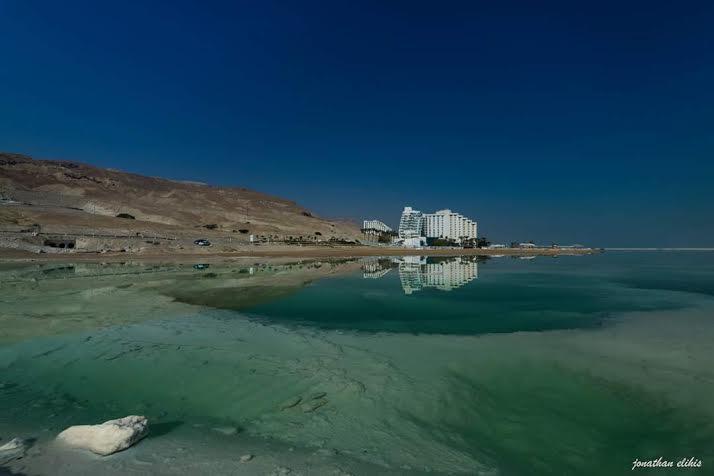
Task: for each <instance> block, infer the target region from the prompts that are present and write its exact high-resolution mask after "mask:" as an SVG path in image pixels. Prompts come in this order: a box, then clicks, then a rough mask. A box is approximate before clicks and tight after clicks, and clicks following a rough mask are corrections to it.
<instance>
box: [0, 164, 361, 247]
mask: <svg viewBox="0 0 714 476" xmlns="http://www.w3.org/2000/svg"><path fill="white" fill-rule="evenodd" d="M0 199H1V200H2V203H3V204H4V206H2V207H0V208H1V209H0V225H3V224H9V223H15V224H18V225H23V224H29V223H33V224H34V223H38V224H39V225H41V226H44V225H47V224H50V225H56V226H60V225H62V227H63V228H64V230H65V231H67V228H72V227H73V226H75V227H78V228H81V229H88V228H97V229H101V230H107V229H122V230H128V231H131V230H132V229H136V228H141V227H144V228H146V227H147V226H150V227H152V228H153V229H170V230H173V231H178V230H189V229H191V230H195V229H196V228H204V229H208V230H212V231H213V232H216V233H218V232H226V233H234V232H238V231H239V232H240V233H241V234H244V235H246V234H248V233H250V234H276V235H285V236H287V235H306V236H307V235H309V236H316V235H317V236H323V237H325V239H327V238H328V237H336V238H347V239H354V238H355V237H357V236H358V235H359V228H358V226H357V225H355V224H353V223H349V222H345V221H338V220H328V219H324V218H320V217H317V216H314V215H313V214H312V213H311V212H310V211H308V210H306V209H305V208H303V207H301V206H299V205H298V204H296V203H295V202H293V201H290V200H285V199H282V198H278V197H274V196H271V195H267V194H264V193H260V192H256V191H252V190H248V189H245V188H231V187H214V186H210V185H206V184H202V183H199V182H190V181H176V180H168V179H163V178H156V177H147V176H143V175H138V174H133V173H127V172H121V171H117V170H113V169H102V168H99V167H94V166H92V165H87V164H83V163H78V162H71V161H56V160H36V159H33V158H31V157H28V156H25V155H21V154H12V153H1V152H0ZM8 204H12V205H13V206H12V207H10V206H8ZM3 222H4V223H3ZM234 230H235V231H234ZM70 231H71V230H70Z"/></svg>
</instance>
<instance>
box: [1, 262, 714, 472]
mask: <svg viewBox="0 0 714 476" xmlns="http://www.w3.org/2000/svg"><path fill="white" fill-rule="evenodd" d="M712 262H713V260H712V258H711V257H710V255H700V256H698V257H697V258H696V259H693V258H692V257H691V256H689V255H687V257H685V258H683V261H682V262H681V263H679V262H678V260H677V257H676V256H675V257H673V256H672V255H671V254H654V255H653V254H646V255H638V256H631V255H625V256H621V255H612V256H608V255H603V256H594V257H582V258H568V259H561V258H559V259H557V260H554V259H544V260H541V259H537V260H533V261H521V260H505V261H499V260H490V261H485V262H479V263H478V277H477V278H475V279H472V280H470V281H468V282H466V283H465V284H463V285H462V286H459V287H454V288H453V289H452V290H450V291H445V290H442V289H440V288H437V287H429V286H422V287H421V288H420V289H418V290H416V291H413V292H412V293H411V294H405V293H404V288H403V280H402V279H401V277H400V276H399V274H398V273H397V271H398V266H397V268H396V269H391V270H388V271H387V273H384V274H382V275H381V277H378V278H376V279H375V278H373V277H369V278H366V279H365V278H364V277H363V276H364V274H366V272H365V271H364V270H363V269H362V268H363V267H364V266H363V264H362V263H360V262H358V261H347V262H342V263H329V264H328V263H326V264H322V265H320V266H315V265H310V266H306V265H300V266H302V267H300V266H296V265H285V266H284V267H280V265H271V268H268V267H267V266H265V267H257V266H251V267H249V268H247V267H236V266H228V265H212V266H211V267H210V272H211V273H212V277H211V278H210V279H207V278H205V275H206V273H204V272H201V271H200V270H196V269H193V268H192V267H190V266H179V265H162V266H152V267H145V266H141V265H137V266H124V267H122V266H118V265H112V266H92V265H82V266H62V267H57V268H54V267H50V268H48V267H40V268H39V269H38V268H31V269H17V268H12V269H11V270H10V271H7V270H4V271H3V275H2V284H3V286H2V287H0V298H1V300H2V304H3V308H2V311H3V312H2V313H1V314H0V323H1V324H3V326H4V327H2V328H0V329H2V332H3V334H2V335H3V336H5V337H4V339H3V340H2V341H0V374H1V377H0V381H1V384H0V434H3V435H4V433H5V432H4V428H10V427H12V428H15V427H18V426H21V427H24V428H27V429H28V431H29V432H30V433H32V432H35V433H41V432H42V430H44V429H47V430H49V432H50V433H56V432H59V431H60V430H62V429H63V428H65V427H66V426H69V425H72V424H79V423H95V422H100V421H105V420H107V419H110V418H115V417H119V416H124V415H127V414H132V413H142V414H146V415H147V416H149V417H150V419H151V421H152V422H153V424H154V425H155V426H154V428H155V431H154V433H153V436H152V438H156V439H159V438H163V437H165V436H166V435H170V434H171V432H172V431H175V430H176V428H178V427H180V428H193V425H201V426H200V427H201V428H205V427H211V426H216V427H221V426H233V427H238V428H240V429H241V430H242V431H244V432H246V433H247V434H249V435H255V436H260V437H267V438H277V439H280V440H281V441H285V442H287V443H289V444H293V445H299V446H306V447H318V446H323V447H327V448H335V449H337V450H338V451H339V452H340V453H341V454H345V455H350V456H353V457H356V458H363V459H365V460H368V461H370V462H374V463H377V464H380V465H385V466H386V465H389V467H391V468H403V467H407V468H414V470H415V471H416V470H417V469H424V468H428V469H430V470H432V471H435V472H443V473H464V474H473V473H474V472H475V471H477V470H482V471H485V472H486V474H500V475H520V474H534V475H540V474H542V475H548V474H593V475H596V474H624V473H625V472H627V473H629V472H630V467H631V462H632V460H634V459H635V458H639V459H640V460H644V459H654V458H657V457H659V456H662V457H664V458H667V459H674V460H676V459H678V458H682V457H695V458H699V459H702V460H703V464H704V468H710V467H711V465H712V464H714V459H713V456H712V450H711V445H710V442H711V441H714V428H712V421H714V407H713V406H712V403H711V398H710V396H711V395H712V394H714V385H713V384H712V382H714V375H713V372H712V369H711V361H712V357H713V355H712V353H713V352H712V346H711V342H712V339H714V323H713V316H714V313H713V312H712V309H714V303H713V302H712V299H711V297H710V296H709V293H708V292H707V290H708V286H709V285H708V283H709V282H710V280H711V277H712V274H713V273H714V271H712V270H713V269H714V267H712V266H710V265H711V264H712ZM678 263H679V264H678ZM390 266H391V265H390ZM419 266H421V265H419ZM251 268H252V271H249V269H251ZM370 269H372V268H370ZM326 270H327V271H329V272H326ZM663 270H667V273H664V272H662V271H663ZM658 272H659V273H658ZM7 273H11V274H7ZM378 274H380V273H378ZM654 277H656V282H655V283H654V284H656V285H653V279H654ZM687 280H690V281H691V285H686V283H687ZM414 282H415V281H411V282H410V285H413V284H414ZM683 283H684V284H683ZM410 289H416V288H410ZM322 393H324V394H325V395H324V396H323V397H322V398H323V399H324V400H325V403H324V404H322V405H321V406H320V407H319V408H317V409H315V410H314V411H313V412H307V413H306V412H303V411H300V410H299V407H300V406H299V405H297V406H296V407H295V408H293V409H292V410H291V409H284V408H282V407H283V406H284V402H286V401H292V400H295V399H297V398H305V399H309V398H310V396H311V395H315V394H322ZM293 410H294V411H293ZM196 431H198V430H196ZM196 457H197V458H200V457H201V455H196ZM489 472H491V473H489ZM639 472H640V473H644V474H667V473H666V472H664V471H662V470H658V471H656V472H655V471H652V472H650V473H648V472H647V471H646V470H640V471H639Z"/></svg>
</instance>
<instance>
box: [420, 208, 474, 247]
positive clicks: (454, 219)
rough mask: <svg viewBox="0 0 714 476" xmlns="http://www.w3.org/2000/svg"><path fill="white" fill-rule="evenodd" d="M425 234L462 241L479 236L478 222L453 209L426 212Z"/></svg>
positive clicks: (431, 236)
mask: <svg viewBox="0 0 714 476" xmlns="http://www.w3.org/2000/svg"><path fill="white" fill-rule="evenodd" d="M423 220H424V236H426V237H427V238H445V239H448V240H455V241H462V240H468V239H475V238H477V224H476V222H475V221H473V220H470V219H468V218H466V217H465V216H463V215H461V214H459V213H455V212H452V211H451V210H439V211H437V212H434V213H425V214H424V218H423Z"/></svg>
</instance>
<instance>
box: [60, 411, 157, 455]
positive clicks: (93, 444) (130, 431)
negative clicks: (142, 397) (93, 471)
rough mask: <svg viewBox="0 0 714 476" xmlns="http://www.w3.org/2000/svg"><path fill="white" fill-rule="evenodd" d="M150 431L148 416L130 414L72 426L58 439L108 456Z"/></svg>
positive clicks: (69, 444)
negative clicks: (94, 423)
mask: <svg viewBox="0 0 714 476" xmlns="http://www.w3.org/2000/svg"><path fill="white" fill-rule="evenodd" d="M148 431H149V422H148V420H147V419H146V417H143V416H137V415H130V416H127V417H124V418H119V419H118V420H109V421H105V422H104V423H102V424H101V425H77V426H71V427H69V428H67V429H66V430H64V431H63V432H62V433H60V434H59V435H57V439H58V440H59V441H61V442H63V443H65V444H66V445H68V446H71V447H73V448H81V449H85V450H89V451H91V452H93V453H97V454H98V455H102V456H106V455H110V454H112V453H116V452H117V451H121V450H125V449H127V448H128V447H130V446H131V445H133V444H134V443H136V442H137V441H139V440H140V439H142V438H143V437H144V436H146V434H147V433H148Z"/></svg>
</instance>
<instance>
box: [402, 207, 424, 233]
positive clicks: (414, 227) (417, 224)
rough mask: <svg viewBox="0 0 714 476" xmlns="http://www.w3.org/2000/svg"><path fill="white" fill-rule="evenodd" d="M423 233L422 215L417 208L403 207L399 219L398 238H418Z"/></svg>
mask: <svg viewBox="0 0 714 476" xmlns="http://www.w3.org/2000/svg"><path fill="white" fill-rule="evenodd" d="M421 236H424V235H423V216H422V213H421V212H420V211H419V210H414V209H413V208H412V207H404V210H403V211H402V218H401V220H399V238H402V239H407V238H419V237H421Z"/></svg>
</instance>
